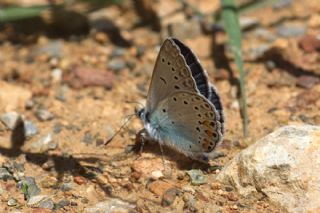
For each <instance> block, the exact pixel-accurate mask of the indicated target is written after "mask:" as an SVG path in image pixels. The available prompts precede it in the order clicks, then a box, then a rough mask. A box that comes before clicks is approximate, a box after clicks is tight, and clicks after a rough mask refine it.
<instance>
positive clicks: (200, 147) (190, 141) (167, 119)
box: [151, 91, 223, 160]
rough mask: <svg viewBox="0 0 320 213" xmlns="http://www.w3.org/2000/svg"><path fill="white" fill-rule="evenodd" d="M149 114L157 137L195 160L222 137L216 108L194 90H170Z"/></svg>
mask: <svg viewBox="0 0 320 213" xmlns="http://www.w3.org/2000/svg"><path fill="white" fill-rule="evenodd" d="M151 116H152V118H151V120H153V121H154V122H155V123H156V124H157V134H158V137H159V139H160V141H162V142H163V143H164V144H165V145H168V146H171V147H173V148H174V149H176V150H178V151H180V152H182V153H184V154H185V155H187V156H189V157H192V158H196V159H197V160H201V159H199V157H203V156H206V155H205V153H210V152H212V151H213V150H214V148H215V147H216V146H217V144H218V143H220V142H221V141H222V134H223V132H222V125H221V122H220V114H219V112H218V111H217V110H216V109H215V107H214V105H213V104H212V103H211V102H210V101H208V100H207V99H206V98H204V97H203V96H202V95H198V94H197V93H192V92H188V91H178V92H175V93H172V94H171V95H170V96H169V97H168V98H167V99H165V100H163V101H162V102H161V103H159V105H158V107H157V110H156V112H155V113H153V114H152V115H151Z"/></svg>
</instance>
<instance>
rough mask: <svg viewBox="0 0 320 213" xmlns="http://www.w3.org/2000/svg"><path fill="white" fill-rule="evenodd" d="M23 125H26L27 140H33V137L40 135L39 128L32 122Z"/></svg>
mask: <svg viewBox="0 0 320 213" xmlns="http://www.w3.org/2000/svg"><path fill="white" fill-rule="evenodd" d="M23 123H24V136H25V137H26V138H31V137H32V136H34V135H36V134H37V133H38V128H37V127H36V126H35V125H34V124H33V123H32V122H31V121H28V120H25V121H24V122H23Z"/></svg>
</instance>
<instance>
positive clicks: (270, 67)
mask: <svg viewBox="0 0 320 213" xmlns="http://www.w3.org/2000/svg"><path fill="white" fill-rule="evenodd" d="M265 66H266V68H267V69H268V70H269V71H272V70H273V69H274V68H276V63H274V61H271V60H268V61H266V63H265Z"/></svg>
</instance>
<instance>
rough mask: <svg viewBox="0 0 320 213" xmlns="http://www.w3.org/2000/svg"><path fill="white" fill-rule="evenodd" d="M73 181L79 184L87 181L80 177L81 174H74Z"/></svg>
mask: <svg viewBox="0 0 320 213" xmlns="http://www.w3.org/2000/svg"><path fill="white" fill-rule="evenodd" d="M73 181H74V182H75V183H77V184H79V185H83V184H86V183H87V180H86V179H85V178H84V177H81V176H75V177H74V178H73Z"/></svg>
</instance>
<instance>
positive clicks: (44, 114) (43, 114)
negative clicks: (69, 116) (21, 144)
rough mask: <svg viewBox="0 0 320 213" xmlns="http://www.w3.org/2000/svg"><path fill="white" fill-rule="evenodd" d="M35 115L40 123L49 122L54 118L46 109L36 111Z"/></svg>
mask: <svg viewBox="0 0 320 213" xmlns="http://www.w3.org/2000/svg"><path fill="white" fill-rule="evenodd" d="M35 115H36V117H37V118H38V119H39V120H40V121H49V120H52V119H53V118H54V116H53V114H52V113H51V112H49V111H48V110H46V109H39V110H37V111H36V112H35Z"/></svg>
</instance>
